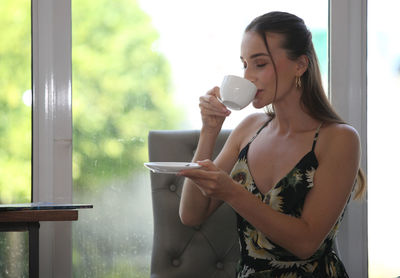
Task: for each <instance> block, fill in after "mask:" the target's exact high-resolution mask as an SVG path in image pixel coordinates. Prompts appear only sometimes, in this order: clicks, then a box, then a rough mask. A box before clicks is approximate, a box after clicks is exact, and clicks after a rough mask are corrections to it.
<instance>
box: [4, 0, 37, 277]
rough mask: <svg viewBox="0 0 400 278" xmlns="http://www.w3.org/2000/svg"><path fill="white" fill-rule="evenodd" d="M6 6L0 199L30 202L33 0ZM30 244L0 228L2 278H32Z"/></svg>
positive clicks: (9, 2) (8, 0)
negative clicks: (30, 277) (31, 7)
mask: <svg viewBox="0 0 400 278" xmlns="http://www.w3.org/2000/svg"><path fill="white" fill-rule="evenodd" d="M1 5H2V7H1V9H0V26H1V28H0V37H1V46H0V76H1V78H0V88H1V92H0V106H1V114H0V138H1V139H0V203H3V204H10V203H25V202H30V200H31V99H32V98H31V94H32V92H31V34H30V32H31V31H30V27H31V24H30V20H31V15H30V1H29V0H18V1H14V0H6V1H2V3H1ZM27 248H28V236H27V232H0V276H1V277H26V276H27V273H28V256H27ZM15 262H18V263H15Z"/></svg>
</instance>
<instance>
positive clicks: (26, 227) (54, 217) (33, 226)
mask: <svg viewBox="0 0 400 278" xmlns="http://www.w3.org/2000/svg"><path fill="white" fill-rule="evenodd" d="M92 207H93V206H92V205H71V204H68V205H62V204H57V205H54V204H50V203H45V204H40V205H39V204H38V203H32V204H21V206H17V205H12V206H10V207H7V205H0V232H12V231H28V232H29V277H31V278H38V277H39V228H40V223H39V222H40V221H76V220H78V210H77V209H79V208H92Z"/></svg>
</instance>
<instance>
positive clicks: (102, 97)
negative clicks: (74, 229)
mask: <svg viewBox="0 0 400 278" xmlns="http://www.w3.org/2000/svg"><path fill="white" fill-rule="evenodd" d="M72 6H73V7H72V24H73V26H72V30H73V34H72V38H73V42H72V49H73V51H72V53H73V55H72V67H73V71H72V72H73V77H72V80H73V125H74V138H73V142H74V153H73V178H74V186H75V188H81V189H84V190H89V189H94V188H93V187H96V188H98V187H99V186H102V185H104V184H106V183H107V180H109V179H112V178H113V177H123V176H126V175H128V174H129V173H131V172H132V170H134V169H138V168H143V162H145V161H146V160H147V157H148V155H147V146H146V142H147V134H148V131H149V130H151V129H171V128H176V127H178V126H179V123H178V121H179V116H178V115H179V110H178V109H177V107H176V106H175V105H174V103H173V99H172V95H171V88H170V68H169V64H168V62H167V61H166V59H165V58H164V57H163V56H162V55H161V54H160V53H158V52H157V51H155V50H154V45H155V43H156V41H157V39H158V33H157V32H156V30H155V29H154V28H153V27H152V25H151V19H150V17H149V16H147V15H146V14H145V13H144V12H143V11H142V10H141V9H140V8H139V6H138V4H137V3H136V1H132V0H116V1H110V0H100V1H96V3H95V4H94V3H93V1H90V0H79V1H72Z"/></svg>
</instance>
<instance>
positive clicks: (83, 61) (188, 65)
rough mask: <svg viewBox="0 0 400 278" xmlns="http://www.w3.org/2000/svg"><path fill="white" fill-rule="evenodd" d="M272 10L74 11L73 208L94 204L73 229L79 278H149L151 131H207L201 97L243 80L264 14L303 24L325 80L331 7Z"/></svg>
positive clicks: (184, 4)
mask: <svg viewBox="0 0 400 278" xmlns="http://www.w3.org/2000/svg"><path fill="white" fill-rule="evenodd" d="M266 2H267V1H261V0H259V1H250V2H246V5H245V7H243V5H237V4H235V2H232V1H210V0H207V1H183V0H182V1H177V0H174V1H161V0H158V1H157V0H143V1H139V2H135V1H132V0H118V1H115V0H100V2H96V4H94V3H93V1H90V0H79V1H78V0H73V1H72V41H73V46H72V59H73V61H72V63H73V66H72V74H73V82H72V83H73V127H74V129H73V136H74V138H73V140H74V149H73V179H74V202H76V203H79V202H85V203H86V202H89V203H93V204H94V209H93V210H90V211H82V213H81V214H80V221H78V222H77V223H74V228H73V231H74V233H73V274H74V277H93V276H95V277H149V271H150V270H149V267H150V256H151V247H152V237H153V234H152V233H153V224H152V221H153V219H152V207H151V192H150V179H149V173H148V170H146V169H144V167H143V163H144V162H146V161H147V160H148V154H147V135H148V131H149V130H153V129H187V128H199V127H200V122H199V113H198V109H197V108H198V104H197V101H198V98H199V96H200V95H203V94H204V93H205V92H206V91H207V90H208V89H209V88H211V87H213V86H215V85H219V84H220V82H221V81H222V78H223V76H224V75H225V74H237V75H242V65H241V63H240V59H239V56H240V41H241V36H242V32H243V30H244V28H245V26H246V25H247V24H248V23H249V22H250V20H251V19H252V18H254V17H255V16H258V15H260V11H262V12H263V13H264V12H268V11H272V10H278V9H279V10H285V11H289V12H293V13H296V14H298V15H299V16H301V17H302V18H304V20H305V21H306V23H307V25H308V26H309V27H310V29H311V30H312V32H313V36H314V41H315V43H316V48H317V52H318V54H319V56H320V64H321V67H322V70H323V72H324V76H325V78H324V79H325V80H327V69H328V64H327V33H328V1H319V0H315V1H311V2H310V5H313V10H312V11H310V9H309V8H308V6H307V7H306V6H304V4H302V3H300V2H299V1H280V2H279V4H271V3H269V2H268V3H266ZM228 6H229V13H227V11H226V7H228ZM171 7H174V8H171ZM178 7H179V8H178ZM211 7H212V8H211ZM315 10H319V11H321V12H319V13H318V16H317V17H316V16H315ZM165 11H168V12H165ZM205 15H207V16H206V17H207V20H205ZM221 17H222V18H223V20H221ZM325 84H326V83H325ZM252 111H253V110H252V109H251V108H249V109H245V111H244V112H243V113H250V112H252ZM235 113H236V112H235ZM241 113H242V112H241ZM241 113H237V115H235V116H234V117H231V119H230V120H229V121H228V122H227V124H226V126H225V128H229V127H232V126H233V125H234V124H237V122H238V120H240V118H241V117H243V114H241Z"/></svg>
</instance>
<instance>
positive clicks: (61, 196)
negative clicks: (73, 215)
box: [32, 0, 72, 277]
mask: <svg viewBox="0 0 400 278" xmlns="http://www.w3.org/2000/svg"><path fill="white" fill-rule="evenodd" d="M70 7H71V3H70V0H32V77H33V80H32V83H33V86H32V87H33V88H32V90H33V125H32V128H33V138H32V140H33V144H32V145H33V147H32V153H33V155H32V164H33V165H32V169H33V171H32V172H33V173H32V180H33V184H32V199H33V200H32V201H34V202H38V201H43V202H67V203H69V202H72V117H71V114H72V113H71V8H70ZM39 248H40V277H69V276H71V275H69V274H71V265H72V263H71V261H72V260H71V254H72V249H71V223H49V222H42V223H41V228H40V247H39Z"/></svg>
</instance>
